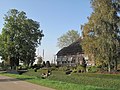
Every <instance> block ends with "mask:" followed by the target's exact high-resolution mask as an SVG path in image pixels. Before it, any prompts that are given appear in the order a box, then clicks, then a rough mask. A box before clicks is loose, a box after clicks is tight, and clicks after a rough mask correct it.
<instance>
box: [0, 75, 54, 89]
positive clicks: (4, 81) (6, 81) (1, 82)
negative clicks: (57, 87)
mask: <svg viewBox="0 0 120 90" xmlns="http://www.w3.org/2000/svg"><path fill="white" fill-rule="evenodd" d="M0 90H54V89H51V88H47V87H44V86H39V85H36V84H32V83H29V82H25V81H21V80H18V79H14V78H11V77H7V76H0Z"/></svg>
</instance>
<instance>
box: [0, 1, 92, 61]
mask: <svg viewBox="0 0 120 90" xmlns="http://www.w3.org/2000/svg"><path fill="white" fill-rule="evenodd" d="M10 9H17V10H19V11H24V12H26V15H27V17H28V18H30V19H33V20H35V21H38V22H39V23H40V29H41V30H43V33H44V37H43V39H42V41H41V45H40V46H39V47H38V48H37V55H41V56H42V53H43V50H44V60H45V61H48V60H49V61H52V60H53V59H54V55H56V53H57V52H58V51H59V50H60V49H59V48H58V47H57V38H59V37H60V36H62V35H63V34H65V33H66V32H67V31H68V30H72V29H73V30H77V31H78V32H79V33H80V35H81V29H80V26H81V25H84V24H85V23H87V21H88V20H87V17H88V16H90V14H91V12H92V8H91V5H90V0H34V1H33V0H1V2H0V31H2V27H3V24H4V19H3V17H4V15H5V14H6V13H7V12H8V10H10Z"/></svg>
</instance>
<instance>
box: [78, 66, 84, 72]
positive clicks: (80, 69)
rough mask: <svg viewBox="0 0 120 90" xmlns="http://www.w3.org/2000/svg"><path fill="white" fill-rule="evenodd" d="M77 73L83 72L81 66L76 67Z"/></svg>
mask: <svg viewBox="0 0 120 90" xmlns="http://www.w3.org/2000/svg"><path fill="white" fill-rule="evenodd" d="M77 72H79V73H81V72H85V68H84V67H83V66H81V65H79V66H77Z"/></svg>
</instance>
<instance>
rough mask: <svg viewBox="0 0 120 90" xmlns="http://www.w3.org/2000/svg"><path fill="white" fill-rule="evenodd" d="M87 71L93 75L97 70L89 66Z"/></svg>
mask: <svg viewBox="0 0 120 90" xmlns="http://www.w3.org/2000/svg"><path fill="white" fill-rule="evenodd" d="M87 69H88V72H91V73H95V72H97V71H98V68H97V67H96V66H89V67H88V68H87Z"/></svg>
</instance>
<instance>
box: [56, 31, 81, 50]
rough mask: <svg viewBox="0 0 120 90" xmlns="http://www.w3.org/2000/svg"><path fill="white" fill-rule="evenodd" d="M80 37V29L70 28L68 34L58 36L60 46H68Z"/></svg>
mask: <svg viewBox="0 0 120 90" xmlns="http://www.w3.org/2000/svg"><path fill="white" fill-rule="evenodd" d="M79 38H80V34H79V33H78V31H75V30H69V31H68V32H67V33H66V34H64V35H62V36H61V37H59V38H58V47H59V48H63V47H67V46H69V45H70V44H72V43H73V42H75V41H76V40H78V39H79Z"/></svg>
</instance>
